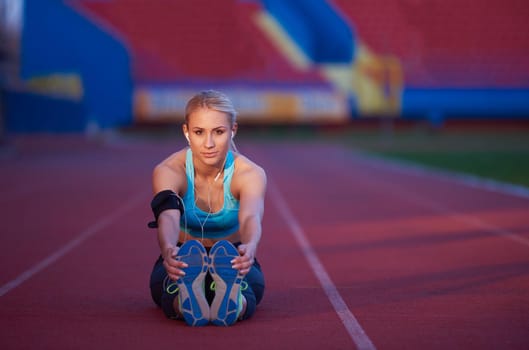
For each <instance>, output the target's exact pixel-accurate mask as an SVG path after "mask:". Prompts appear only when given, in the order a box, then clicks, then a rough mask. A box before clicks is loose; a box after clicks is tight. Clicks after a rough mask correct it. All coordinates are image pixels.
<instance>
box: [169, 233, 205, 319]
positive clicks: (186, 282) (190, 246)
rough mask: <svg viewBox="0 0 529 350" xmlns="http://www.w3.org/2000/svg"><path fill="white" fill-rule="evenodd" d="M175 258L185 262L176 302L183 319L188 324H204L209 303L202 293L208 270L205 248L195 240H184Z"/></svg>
mask: <svg viewBox="0 0 529 350" xmlns="http://www.w3.org/2000/svg"><path fill="white" fill-rule="evenodd" d="M176 260H179V261H183V262H185V263H186V264H187V265H188V267H186V268H185V269H183V270H184V272H185V273H186V274H185V276H181V277H180V278H179V279H178V280H177V283H178V291H179V293H178V303H179V305H180V312H181V313H182V315H183V316H184V320H185V321H186V323H187V324H188V325H190V326H205V325H206V324H208V323H209V318H210V317H209V305H208V301H207V300H206V296H205V294H204V280H205V277H206V274H207V272H208V263H209V258H208V254H207V252H206V248H204V246H203V245H202V244H201V243H200V242H198V241H196V240H190V241H187V242H185V243H184V244H183V245H182V246H181V247H180V250H179V251H178V253H177V254H176Z"/></svg>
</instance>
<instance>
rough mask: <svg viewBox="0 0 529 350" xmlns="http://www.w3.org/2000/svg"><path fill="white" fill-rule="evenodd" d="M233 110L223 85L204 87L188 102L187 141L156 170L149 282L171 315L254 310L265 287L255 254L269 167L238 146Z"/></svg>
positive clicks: (217, 315) (237, 314)
mask: <svg viewBox="0 0 529 350" xmlns="http://www.w3.org/2000/svg"><path fill="white" fill-rule="evenodd" d="M236 114H237V113H236V111H235V109H234V107H233V105H232V103H231V101H230V100H229V99H228V98H227V97H226V96H225V95H224V94H222V93H220V92H218V91H213V90H208V91H202V92H200V93H198V94H197V95H195V96H194V97H192V98H191V99H190V100H189V101H188V103H187V106H186V109H185V122H184V125H183V127H182V129H183V133H184V135H185V137H186V139H187V141H188V144H189V147H186V148H184V149H182V150H180V151H178V152H176V153H174V154H172V155H171V156H169V157H168V158H167V159H165V160H164V161H162V162H161V163H160V164H158V165H157V166H156V167H155V169H154V172H153V190H154V194H155V196H154V198H153V201H152V203H151V207H152V209H153V213H154V215H155V221H154V222H152V223H151V224H150V227H157V228H158V242H159V246H160V251H161V254H160V257H159V258H158V260H157V262H156V263H155V265H154V268H153V271H152V274H151V280H150V288H151V295H152V297H153V300H154V302H155V303H156V304H157V305H159V306H160V307H161V308H162V310H163V311H164V313H165V315H166V316H167V317H169V318H174V319H184V320H185V321H186V323H187V324H189V325H192V326H201V325H205V324H208V323H209V322H212V323H213V324H216V325H224V326H226V325H231V324H233V323H235V322H236V321H237V320H244V319H247V318H249V317H250V316H252V314H253V313H254V312H255V309H256V306H257V304H258V303H259V302H260V301H261V298H262V296H263V292H264V277H263V274H262V271H261V267H260V265H259V263H258V262H257V260H256V257H255V256H256V252H257V247H258V245H259V241H260V238H261V234H262V230H261V222H262V218H263V211H264V197H265V190H266V174H265V172H264V170H263V169H262V168H261V167H259V166H258V165H256V164H255V163H253V162H252V161H251V160H249V159H248V158H246V157H244V156H243V155H241V154H240V153H238V152H237V150H236V147H235V144H234V143H233V138H234V136H235V134H236V132H237V122H236Z"/></svg>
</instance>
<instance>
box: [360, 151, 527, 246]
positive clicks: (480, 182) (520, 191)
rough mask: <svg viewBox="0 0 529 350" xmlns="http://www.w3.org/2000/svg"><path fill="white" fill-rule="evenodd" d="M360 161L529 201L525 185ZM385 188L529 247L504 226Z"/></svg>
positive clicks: (365, 159) (392, 162) (393, 163)
mask: <svg viewBox="0 0 529 350" xmlns="http://www.w3.org/2000/svg"><path fill="white" fill-rule="evenodd" d="M357 157H358V159H361V161H363V162H366V163H368V164H370V165H372V166H375V167H378V168H382V169H384V170H391V171H395V172H399V173H403V174H406V175H412V176H417V177H423V178H425V177H431V178H434V179H438V180H442V181H451V182H453V183H457V184H460V185H464V186H468V187H472V188H476V189H479V190H488V191H491V192H496V193H501V194H504V195H509V196H514V197H519V198H524V199H529V188H526V187H523V186H517V185H511V184H507V183H502V182H498V181H494V180H488V179H483V178H479V177H475V176H472V175H465V174H459V173H455V172H449V171H444V170H437V169H433V168H428V167H423V166H420V165H415V164H410V163H407V162H405V161H402V162H401V161H395V160H389V159H381V158H378V157H374V158H371V157H366V156H363V155H360V156H359V155H357ZM382 186H385V187H386V188H387V190H388V191H391V192H393V193H397V192H398V193H399V195H400V196H402V197H404V198H406V200H412V201H413V202H415V203H417V204H419V205H421V206H427V207H430V208H431V209H433V210H434V211H436V212H438V213H441V214H446V215H449V216H451V217H452V218H453V219H455V220H458V221H460V222H463V223H465V224H467V225H470V226H473V227H478V228H480V229H483V230H486V231H488V232H489V233H492V234H495V235H498V236H502V237H504V238H507V239H509V240H511V241H513V242H517V243H520V244H522V245H525V246H527V247H529V239H528V238H525V237H523V236H521V235H518V234H516V233H513V232H511V231H509V230H506V229H503V228H501V227H498V226H496V225H493V224H489V223H487V222H485V221H483V220H481V219H479V218H477V217H474V216H471V215H468V214H460V213H458V212H454V211H453V210H450V209H449V208H447V207H446V206H444V205H442V204H441V203H439V202H436V201H433V200H432V199H430V198H427V197H424V196H420V195H418V194H414V193H411V192H409V191H402V190H401V189H400V188H398V187H395V186H392V185H390V184H388V183H386V182H384V183H380V184H379V187H382Z"/></svg>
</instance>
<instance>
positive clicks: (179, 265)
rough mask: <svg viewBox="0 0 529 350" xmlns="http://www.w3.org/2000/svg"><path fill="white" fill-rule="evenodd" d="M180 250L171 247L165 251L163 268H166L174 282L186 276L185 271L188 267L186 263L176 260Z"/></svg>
mask: <svg viewBox="0 0 529 350" xmlns="http://www.w3.org/2000/svg"><path fill="white" fill-rule="evenodd" d="M179 249H180V248H178V247H176V246H171V247H168V248H166V249H164V251H163V266H164V267H165V271H167V274H168V275H169V278H170V279H172V280H173V281H176V280H177V279H179V278H180V277H182V276H184V275H185V274H186V273H185V272H184V271H183V269H184V268H186V267H187V266H188V265H187V264H186V263H185V262H183V261H178V260H176V259H175V257H176V254H177V253H178V250H179Z"/></svg>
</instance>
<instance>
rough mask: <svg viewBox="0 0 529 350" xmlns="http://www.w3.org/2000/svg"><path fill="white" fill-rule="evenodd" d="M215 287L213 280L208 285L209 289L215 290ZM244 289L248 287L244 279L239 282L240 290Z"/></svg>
mask: <svg viewBox="0 0 529 350" xmlns="http://www.w3.org/2000/svg"><path fill="white" fill-rule="evenodd" d="M215 287H216V284H215V281H213V282H211V284H210V285H209V290H211V291H215ZM246 289H248V283H247V282H246V281H242V282H241V290H246Z"/></svg>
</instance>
